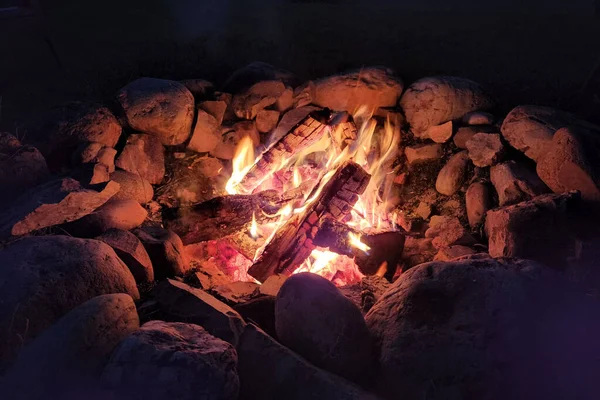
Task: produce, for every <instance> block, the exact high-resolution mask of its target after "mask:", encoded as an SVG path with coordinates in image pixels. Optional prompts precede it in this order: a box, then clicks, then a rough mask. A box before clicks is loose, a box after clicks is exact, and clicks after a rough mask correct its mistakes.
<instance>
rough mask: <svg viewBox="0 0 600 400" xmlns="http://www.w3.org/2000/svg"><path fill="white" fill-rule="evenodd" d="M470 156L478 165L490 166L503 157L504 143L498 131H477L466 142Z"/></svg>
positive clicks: (481, 166)
mask: <svg viewBox="0 0 600 400" xmlns="http://www.w3.org/2000/svg"><path fill="white" fill-rule="evenodd" d="M465 146H466V147H467V150H468V151H469V158H470V159H471V161H472V162H473V164H474V165H475V166H476V167H480V168H483V167H490V166H492V165H494V164H496V163H497V162H498V161H499V160H500V158H501V157H502V153H503V151H504V145H503V144H502V142H501V141H500V135H499V134H496V133H477V134H475V135H473V136H472V137H471V139H469V140H468V141H467V143H465Z"/></svg>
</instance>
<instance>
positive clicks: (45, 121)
mask: <svg viewBox="0 0 600 400" xmlns="http://www.w3.org/2000/svg"><path fill="white" fill-rule="evenodd" d="M121 130H122V128H121V125H119V122H118V121H117V118H116V117H115V116H114V115H113V114H112V113H111V112H110V110H109V109H108V108H106V107H103V106H101V105H99V104H95V103H87V102H71V103H66V104H63V105H61V106H57V107H55V108H53V109H51V110H49V111H48V112H46V113H45V114H42V115H41V116H40V118H38V119H37V120H34V121H33V122H31V123H29V124H27V125H26V126H25V127H24V128H23V131H24V134H25V137H26V138H27V141H28V143H31V144H33V145H34V146H35V147H37V148H38V149H39V151H40V152H41V153H42V154H43V155H44V157H45V158H46V161H47V162H48V166H49V167H50V169H51V170H60V169H62V168H64V167H67V166H69V164H70V163H71V154H72V153H73V151H75V150H76V149H77V147H79V146H80V145H81V144H82V143H88V142H97V143H102V144H103V145H105V146H107V147H115V145H116V144H117V142H118V141H119V137H120V136H121Z"/></svg>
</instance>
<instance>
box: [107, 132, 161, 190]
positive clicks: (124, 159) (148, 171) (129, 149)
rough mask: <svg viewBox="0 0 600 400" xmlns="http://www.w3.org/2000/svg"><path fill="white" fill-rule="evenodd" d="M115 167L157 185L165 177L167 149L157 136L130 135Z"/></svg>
mask: <svg viewBox="0 0 600 400" xmlns="http://www.w3.org/2000/svg"><path fill="white" fill-rule="evenodd" d="M115 165H116V166H117V167H119V168H121V169H123V170H125V171H128V172H131V173H132V174H137V175H139V176H140V177H142V178H144V179H145V180H147V181H148V182H150V183H151V184H153V185H156V184H159V183H161V182H162V181H163V179H164V177H165V149H164V147H163V145H162V144H161V142H160V140H159V139H158V138H156V137H155V136H152V135H140V134H135V135H130V136H129V137H128V138H127V144H126V145H125V148H124V149H123V151H122V152H121V154H120V155H119V157H118V158H117V161H116V162H115Z"/></svg>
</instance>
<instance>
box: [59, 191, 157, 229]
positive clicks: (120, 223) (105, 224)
mask: <svg viewBox="0 0 600 400" xmlns="http://www.w3.org/2000/svg"><path fill="white" fill-rule="evenodd" d="M147 216H148V212H147V211H146V210H145V209H144V208H143V207H142V206H140V203H138V202H137V201H135V200H112V199H111V200H109V201H107V202H106V203H105V204H103V205H102V206H100V207H98V208H97V209H96V210H95V211H94V212H92V213H91V214H88V215H86V216H84V217H82V218H80V219H78V220H76V221H73V222H69V223H67V224H63V225H62V226H61V227H62V228H63V229H64V230H65V231H67V232H69V233H70V234H71V235H73V236H76V237H86V238H91V237H94V236H98V235H101V234H102V233H104V232H106V231H107V230H109V229H122V230H125V231H128V230H131V229H134V228H137V227H138V226H140V225H142V224H143V223H144V221H145V220H146V217H147Z"/></svg>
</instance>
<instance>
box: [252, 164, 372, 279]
mask: <svg viewBox="0 0 600 400" xmlns="http://www.w3.org/2000/svg"><path fill="white" fill-rule="evenodd" d="M370 178H371V176H370V175H369V174H367V172H366V171H365V170H364V169H362V168H361V167H360V166H359V165H358V164H356V163H354V162H352V161H348V162H346V163H345V164H344V165H342V166H341V167H339V168H338V169H337V171H336V172H335V174H334V175H333V176H332V177H331V179H330V180H329V181H328V182H327V183H326V184H325V185H324V186H323V189H322V190H321V192H320V193H318V195H317V193H315V195H317V197H316V199H314V200H313V201H312V202H311V203H310V204H309V205H308V206H307V208H306V209H305V210H304V211H303V212H301V213H299V214H296V215H294V216H293V217H292V218H290V219H289V220H288V221H287V222H286V223H285V224H284V225H283V226H282V227H281V228H279V230H278V231H277V233H276V234H275V236H274V237H273V239H271V241H270V242H269V243H268V244H267V246H266V247H265V249H264V250H263V252H262V254H261V255H260V256H259V258H258V260H257V261H256V263H254V265H252V267H250V269H249V270H248V273H249V274H250V275H252V276H253V277H254V278H256V279H258V280H259V281H261V282H264V281H265V280H266V279H267V278H268V277H269V276H271V275H273V274H278V273H285V274H288V275H289V274H291V273H292V272H293V271H294V270H295V269H296V268H298V267H300V265H301V264H302V263H303V262H304V260H306V258H308V256H309V255H310V253H311V252H312V250H313V249H314V248H315V244H314V243H313V241H314V239H315V237H316V236H317V233H318V230H319V224H320V222H321V221H322V220H323V218H326V217H329V218H334V219H336V220H340V219H342V218H343V217H344V216H345V215H347V214H348V213H350V211H351V210H352V207H353V206H354V203H356V201H357V200H358V196H359V195H361V194H362V193H363V192H364V191H365V189H366V188H367V185H368V183H369V180H370ZM311 197H312V196H311Z"/></svg>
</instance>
